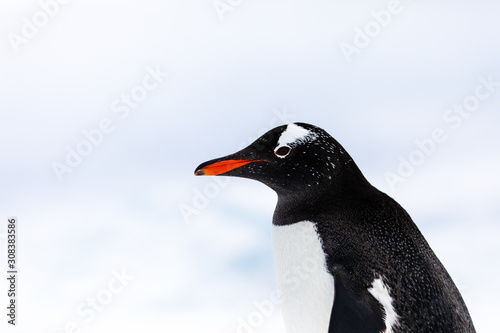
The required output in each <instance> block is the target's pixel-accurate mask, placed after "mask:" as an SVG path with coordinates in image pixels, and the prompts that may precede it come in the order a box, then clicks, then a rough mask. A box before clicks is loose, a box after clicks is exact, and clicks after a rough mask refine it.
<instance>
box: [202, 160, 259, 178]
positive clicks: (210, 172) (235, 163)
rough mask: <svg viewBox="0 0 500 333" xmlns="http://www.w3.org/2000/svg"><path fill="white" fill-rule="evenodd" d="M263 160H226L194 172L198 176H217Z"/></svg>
mask: <svg viewBox="0 0 500 333" xmlns="http://www.w3.org/2000/svg"><path fill="white" fill-rule="evenodd" d="M258 161H263V160H224V161H219V162H215V163H211V164H208V165H205V166H202V165H203V164H202V165H200V167H199V168H198V169H196V171H195V172H194V174H195V175H196V176H216V175H221V174H223V173H226V172H229V171H231V170H234V169H237V168H239V167H241V166H243V165H245V164H248V163H252V162H258Z"/></svg>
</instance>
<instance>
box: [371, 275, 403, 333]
mask: <svg viewBox="0 0 500 333" xmlns="http://www.w3.org/2000/svg"><path fill="white" fill-rule="evenodd" d="M368 291H369V292H370V294H372V295H373V297H375V299H376V300H377V301H379V303H380V304H382V307H383V308H384V311H385V327H386V329H385V331H384V333H392V332H393V331H392V329H393V328H394V325H396V324H397V322H398V315H397V314H396V311H395V310H394V307H393V306H392V297H391V295H390V293H389V288H388V287H387V286H386V285H385V284H384V282H383V281H382V278H380V277H379V278H377V279H375V280H373V283H372V287H371V288H370V289H368Z"/></svg>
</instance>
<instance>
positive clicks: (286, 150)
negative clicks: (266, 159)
mask: <svg viewBox="0 0 500 333" xmlns="http://www.w3.org/2000/svg"><path fill="white" fill-rule="evenodd" d="M291 150H292V148H290V147H288V146H283V147H279V148H278V149H276V151H275V152H274V153H275V154H276V156H278V157H281V158H283V157H285V156H286V155H288V154H289V153H290V151H291Z"/></svg>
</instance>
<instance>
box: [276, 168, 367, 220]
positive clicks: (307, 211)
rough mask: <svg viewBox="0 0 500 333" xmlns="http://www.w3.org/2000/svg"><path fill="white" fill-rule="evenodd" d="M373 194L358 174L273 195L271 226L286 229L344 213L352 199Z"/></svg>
mask: <svg viewBox="0 0 500 333" xmlns="http://www.w3.org/2000/svg"><path fill="white" fill-rule="evenodd" d="M374 190H375V188H374V187H373V186H372V185H371V184H370V183H369V182H368V180H366V178H365V177H364V176H363V174H362V173H361V172H359V173H355V174H351V175H350V177H346V178H344V179H341V180H340V179H337V180H336V181H335V180H334V179H332V181H329V182H325V183H321V184H320V185H318V186H311V187H308V188H305V189H304V188H302V189H301V190H298V189H295V190H293V191H287V192H277V193H278V202H277V205H276V209H275V211H274V216H273V224H274V225H288V224H293V223H296V222H300V221H314V220H315V219H319V218H321V216H322V215H324V214H328V213H333V212H335V211H340V210H342V209H344V208H345V205H344V203H345V202H346V201H349V200H352V199H353V198H355V197H360V196H366V195H368V196H370V195H373V191H374ZM375 191H377V190H375Z"/></svg>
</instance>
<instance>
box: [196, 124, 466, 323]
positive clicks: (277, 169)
mask: <svg viewBox="0 0 500 333" xmlns="http://www.w3.org/2000/svg"><path fill="white" fill-rule="evenodd" d="M195 175H197V176H233V177H243V178H248V179H253V180H257V181H259V182H261V183H263V184H265V185H267V186H269V187H270V188H271V189H273V190H274V191H275V192H276V193H277V195H278V200H277V204H276V208H275V211H274V215H273V219H272V225H273V227H272V242H273V256H274V264H275V273H276V284H277V287H278V290H279V291H280V293H279V295H280V303H281V310H282V315H283V319H284V322H285V327H286V330H287V332H288V333H306V332H307V333H327V332H328V333H382V332H384V333H408V332H412V333H418V332H422V333H430V332H433V333H437V332H440V333H473V332H475V329H474V326H473V323H472V319H471V317H470V315H469V312H468V310H467V307H466V305H465V303H464V301H463V299H462V296H461V295H460V292H459V291H458V289H457V287H456V286H455V284H454V282H453V280H452V279H451V277H450V275H449V274H448V272H447V271H446V269H445V268H444V266H443V265H442V264H441V262H440V261H439V259H438V258H437V256H436V255H435V254H434V252H433V251H432V249H431V248H430V246H429V244H428V243H427V241H426V240H425V239H424V237H423V235H422V234H421V233H420V231H419V229H418V228H417V226H416V225H415V223H414V222H413V221H412V219H411V217H410V216H409V214H408V213H407V212H406V210H405V209H404V208H402V207H401V206H400V205H399V204H398V203H397V202H396V201H395V200H393V199H392V198H391V197H389V196H388V195H387V194H385V193H383V192H381V191H379V190H378V189H376V188H375V187H374V186H372V185H371V184H370V183H369V182H368V180H367V179H366V178H365V177H364V175H363V174H362V172H361V171H360V169H359V168H358V166H357V165H356V164H355V162H354V161H353V159H352V158H351V156H350V155H349V154H348V153H347V152H346V150H345V149H344V148H343V147H342V146H341V145H340V144H339V143H338V142H337V141H336V140H335V139H334V138H333V137H332V136H330V135H329V134H328V133H327V132H326V131H324V130H323V129H321V128H319V127H316V126H313V125H310V124H306V123H291V124H288V125H282V126H279V127H276V128H274V129H272V130H270V131H269V132H267V133H265V134H264V135H262V136H261V137H260V138H258V139H257V140H256V141H255V142H253V143H252V144H250V145H249V146H248V147H246V148H244V149H242V150H240V151H238V152H236V153H234V154H232V155H228V156H226V157H222V158H218V159H214V160H210V161H208V162H205V163H202V164H201V165H199V166H198V167H197V168H196V170H195Z"/></svg>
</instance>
